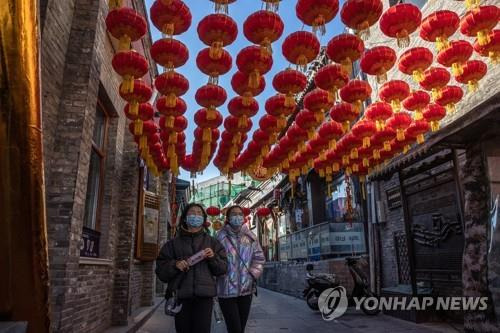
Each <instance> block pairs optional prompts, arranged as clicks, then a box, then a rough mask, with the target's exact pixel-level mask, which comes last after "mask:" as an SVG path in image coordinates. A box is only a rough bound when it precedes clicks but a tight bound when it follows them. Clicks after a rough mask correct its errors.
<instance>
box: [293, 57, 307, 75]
mask: <svg viewBox="0 0 500 333" xmlns="http://www.w3.org/2000/svg"><path fill="white" fill-rule="evenodd" d="M296 63H297V67H298V69H300V70H301V71H302V72H305V71H306V69H307V57H306V56H305V54H301V55H299V57H298V58H297V61H296Z"/></svg>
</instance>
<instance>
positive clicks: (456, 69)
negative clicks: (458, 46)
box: [451, 62, 464, 77]
mask: <svg viewBox="0 0 500 333" xmlns="http://www.w3.org/2000/svg"><path fill="white" fill-rule="evenodd" d="M451 73H452V74H453V76H454V77H457V76H460V75H462V74H463V73H464V68H463V65H462V64H461V63H459V62H454V63H453V64H451Z"/></svg>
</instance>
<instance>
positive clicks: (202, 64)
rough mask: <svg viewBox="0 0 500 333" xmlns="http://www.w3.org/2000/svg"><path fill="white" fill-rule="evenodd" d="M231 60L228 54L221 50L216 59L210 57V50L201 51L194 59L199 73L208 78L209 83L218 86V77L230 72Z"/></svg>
mask: <svg viewBox="0 0 500 333" xmlns="http://www.w3.org/2000/svg"><path fill="white" fill-rule="evenodd" d="M232 63H233V59H232V58H231V55H230V54H229V52H227V51H226V50H224V49H221V54H220V57H219V58H218V59H213V58H211V57H210V49H209V48H206V49H203V50H201V51H200V52H199V53H198V56H197V57H196V65H197V66H198V68H199V69H200V71H201V72H202V73H204V74H206V75H208V76H210V78H209V83H212V84H218V82H219V76H220V75H224V74H226V73H227V72H229V71H230V70H231V67H232Z"/></svg>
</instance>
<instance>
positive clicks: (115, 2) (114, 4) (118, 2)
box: [108, 0, 123, 9]
mask: <svg viewBox="0 0 500 333" xmlns="http://www.w3.org/2000/svg"><path fill="white" fill-rule="evenodd" d="M122 5H123V1H122V0H109V3H108V7H109V9H115V8H120V7H121V6H122Z"/></svg>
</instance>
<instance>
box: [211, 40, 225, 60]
mask: <svg viewBox="0 0 500 333" xmlns="http://www.w3.org/2000/svg"><path fill="white" fill-rule="evenodd" d="M223 45H224V44H223V43H222V42H213V43H212V45H211V46H210V49H209V50H208V56H209V57H210V58H211V59H214V60H218V59H220V58H221V57H222V46H223Z"/></svg>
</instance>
